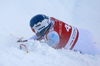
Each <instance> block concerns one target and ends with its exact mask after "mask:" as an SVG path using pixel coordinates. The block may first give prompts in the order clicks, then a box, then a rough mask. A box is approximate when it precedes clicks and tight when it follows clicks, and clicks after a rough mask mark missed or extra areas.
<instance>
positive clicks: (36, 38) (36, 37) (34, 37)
mask: <svg viewBox="0 0 100 66" xmlns="http://www.w3.org/2000/svg"><path fill="white" fill-rule="evenodd" d="M40 37H41V36H37V35H34V36H32V37H31V38H29V39H27V40H20V39H19V40H18V41H17V42H27V41H28V40H38V39H39V38H40Z"/></svg>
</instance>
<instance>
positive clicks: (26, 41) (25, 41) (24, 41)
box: [17, 39, 28, 42]
mask: <svg viewBox="0 0 100 66" xmlns="http://www.w3.org/2000/svg"><path fill="white" fill-rule="evenodd" d="M27 41H28V40H21V39H19V40H18V41H17V42H27Z"/></svg>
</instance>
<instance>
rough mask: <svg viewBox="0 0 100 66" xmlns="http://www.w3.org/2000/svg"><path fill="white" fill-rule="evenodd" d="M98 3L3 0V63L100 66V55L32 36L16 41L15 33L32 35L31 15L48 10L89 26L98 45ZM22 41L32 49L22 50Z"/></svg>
mask: <svg viewBox="0 0 100 66" xmlns="http://www.w3.org/2000/svg"><path fill="white" fill-rule="evenodd" d="M99 3H100V1H99V0H0V50H1V51H0V66H100V55H94V56H93V55H87V54H80V53H79V52H73V51H70V50H64V49H59V50H55V49H53V48H51V47H49V46H48V45H46V44H44V43H39V42H38V41H33V40H30V41H28V42H26V43H17V42H16V41H17V40H18V39H17V38H16V37H18V38H19V37H24V39H28V38H30V37H31V36H33V35H34V33H33V32H32V31H31V29H30V27H29V21H30V19H31V18H32V17H33V16H34V15H36V14H45V15H48V16H51V17H55V18H57V19H59V20H62V21H64V22H66V23H68V24H70V25H73V26H75V27H78V28H84V29H88V30H90V31H91V32H92V33H93V35H94V41H95V42H97V43H98V45H99V43H100V41H99V40H100V39H99V38H100V35H99V34H100V30H99V28H100V26H99V25H100V7H99V6H100V4H99ZM11 34H12V35H13V36H12V35H11ZM20 44H25V45H26V46H27V48H28V50H29V53H26V50H25V48H24V47H23V49H22V50H20V49H19V46H20Z"/></svg>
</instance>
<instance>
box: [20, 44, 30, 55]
mask: <svg viewBox="0 0 100 66" xmlns="http://www.w3.org/2000/svg"><path fill="white" fill-rule="evenodd" d="M22 46H24V47H25V48H26V52H27V53H29V51H28V49H27V47H26V45H24V44H20V50H21V49H22Z"/></svg>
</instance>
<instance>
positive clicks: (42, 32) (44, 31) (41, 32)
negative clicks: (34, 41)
mask: <svg viewBox="0 0 100 66" xmlns="http://www.w3.org/2000/svg"><path fill="white" fill-rule="evenodd" d="M50 26H51V24H49V25H48V26H47V27H45V28H44V29H43V30H41V31H40V32H36V30H34V29H33V28H31V29H32V31H33V32H35V33H38V34H39V35H41V36H43V35H44V34H45V33H46V32H47V31H48V30H49V28H50Z"/></svg>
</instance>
